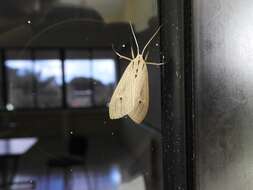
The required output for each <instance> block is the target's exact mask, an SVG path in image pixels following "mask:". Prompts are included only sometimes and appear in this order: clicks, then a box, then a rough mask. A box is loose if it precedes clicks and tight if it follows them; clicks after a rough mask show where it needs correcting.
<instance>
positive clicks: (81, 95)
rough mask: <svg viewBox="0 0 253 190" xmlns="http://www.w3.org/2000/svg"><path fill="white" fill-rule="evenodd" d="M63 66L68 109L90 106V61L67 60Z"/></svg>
mask: <svg viewBox="0 0 253 190" xmlns="http://www.w3.org/2000/svg"><path fill="white" fill-rule="evenodd" d="M64 64H65V80H66V85H67V102H68V105H69V106H70V107H90V106H92V83H91V77H92V70H91V69H92V67H91V61H90V60H89V59H86V60H85V59H67V60H65V62H64Z"/></svg>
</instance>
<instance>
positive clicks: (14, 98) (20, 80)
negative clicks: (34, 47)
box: [5, 60, 34, 108]
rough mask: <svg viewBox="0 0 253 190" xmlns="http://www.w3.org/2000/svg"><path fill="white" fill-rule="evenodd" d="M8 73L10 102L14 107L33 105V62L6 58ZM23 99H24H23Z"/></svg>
mask: <svg viewBox="0 0 253 190" xmlns="http://www.w3.org/2000/svg"><path fill="white" fill-rule="evenodd" d="M5 65H6V67H7V73H8V85H7V88H8V104H7V105H9V106H10V105H12V106H13V108H22V107H33V106H34V101H33V92H34V91H33V90H34V88H33V87H34V86H33V78H34V74H33V66H34V65H33V62H32V61H31V60H6V62H5ZM21 100H22V101H21Z"/></svg>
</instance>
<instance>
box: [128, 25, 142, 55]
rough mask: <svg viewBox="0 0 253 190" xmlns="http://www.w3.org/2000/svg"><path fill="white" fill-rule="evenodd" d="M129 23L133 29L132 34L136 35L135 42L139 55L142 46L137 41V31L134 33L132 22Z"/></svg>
mask: <svg viewBox="0 0 253 190" xmlns="http://www.w3.org/2000/svg"><path fill="white" fill-rule="evenodd" d="M129 24H130V27H131V31H132V34H133V36H134V41H135V44H136V47H137V55H139V53H140V48H139V45H138V42H137V39H136V36H135V33H134V29H133V26H132V23H131V22H129Z"/></svg>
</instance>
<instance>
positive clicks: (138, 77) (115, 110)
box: [109, 23, 163, 124]
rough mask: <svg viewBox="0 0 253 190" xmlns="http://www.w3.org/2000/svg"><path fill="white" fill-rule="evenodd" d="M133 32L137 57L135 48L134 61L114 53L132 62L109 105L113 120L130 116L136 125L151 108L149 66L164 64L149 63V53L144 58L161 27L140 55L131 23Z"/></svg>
mask: <svg viewBox="0 0 253 190" xmlns="http://www.w3.org/2000/svg"><path fill="white" fill-rule="evenodd" d="M130 27H131V31H132V34H133V37H134V40H135V43H136V46H137V55H136V57H135V55H134V53H133V48H131V53H132V59H131V58H129V57H126V56H123V55H121V54H120V53H118V52H116V51H115V50H114V49H113V50H114V52H115V53H116V55H118V56H119V58H121V59H126V60H128V61H130V64H129V65H128V66H127V68H126V70H125V71H124V73H123V75H122V77H121V79H120V81H119V83H118V85H117V87H116V89H115V91H114V93H113V95H112V98H111V101H110V103H109V115H110V118H111V119H118V118H121V117H124V116H126V115H128V116H129V117H130V118H131V119H132V120H133V121H134V122H135V123H138V124H140V123H141V122H142V121H143V120H144V118H145V116H146V114H147V112H148V106H149V84H148V69H147V64H150V65H162V64H163V63H151V62H147V57H148V53H147V54H146V55H145V58H143V55H144V53H145V49H146V48H147V47H148V45H149V44H150V42H151V41H152V40H153V38H154V37H155V36H156V34H157V33H158V32H159V30H160V27H159V28H158V29H157V31H156V32H155V33H154V34H153V36H152V37H151V38H150V39H149V41H148V42H147V43H146V45H145V46H144V48H143V50H142V52H141V53H140V50H139V45H138V42H137V39H136V35H135V33H134V30H133V27H132V25H131V23H130Z"/></svg>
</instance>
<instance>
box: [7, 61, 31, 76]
mask: <svg viewBox="0 0 253 190" xmlns="http://www.w3.org/2000/svg"><path fill="white" fill-rule="evenodd" d="M5 65H6V66H7V68H9V69H13V70H16V72H17V74H18V75H19V76H25V75H27V73H32V70H33V61H32V60H29V59H27V60H6V61H5Z"/></svg>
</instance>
